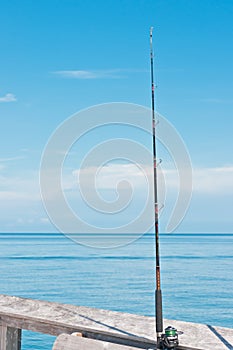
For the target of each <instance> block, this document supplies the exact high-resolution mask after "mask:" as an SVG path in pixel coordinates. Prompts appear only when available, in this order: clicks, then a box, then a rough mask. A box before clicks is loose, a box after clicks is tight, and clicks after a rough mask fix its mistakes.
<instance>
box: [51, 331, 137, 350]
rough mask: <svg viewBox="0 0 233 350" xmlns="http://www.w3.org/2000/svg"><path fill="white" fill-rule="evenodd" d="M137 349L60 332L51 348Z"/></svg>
mask: <svg viewBox="0 0 233 350" xmlns="http://www.w3.org/2000/svg"><path fill="white" fill-rule="evenodd" d="M108 349H109V350H138V348H132V347H129V346H124V345H118V344H112V343H107V342H104V341H101V340H93V339H88V338H82V337H77V336H75V335H68V334H61V335H59V337H57V339H56V341H55V343H54V345H53V349H52V350H108Z"/></svg>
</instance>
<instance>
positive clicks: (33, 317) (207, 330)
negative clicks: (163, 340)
mask: <svg viewBox="0 0 233 350" xmlns="http://www.w3.org/2000/svg"><path fill="white" fill-rule="evenodd" d="M154 324H155V322H154V318H153V317H146V316H140V315H134V314H127V313H122V312H115V311H108V310H101V309H95V308H89V307H83V306H75V305H69V304H59V303H54V302H47V301H40V300H32V299H25V298H19V297H15V296H8V295H0V349H1V350H20V338H21V330H22V329H27V330H31V331H34V332H40V333H45V334H51V335H55V336H58V335H59V334H61V333H67V334H71V333H73V332H80V333H82V334H83V336H84V337H87V338H93V339H100V340H103V341H108V342H113V343H116V344H124V345H128V346H132V347H133V346H135V347H138V348H142V349H148V348H153V347H154V348H155V340H154V339H155V325H154ZM169 325H172V326H174V327H176V328H177V329H178V330H180V331H182V332H183V333H184V334H183V335H181V336H180V347H179V349H180V350H181V349H198V350H227V349H228V350H233V346H232V344H233V329H228V328H222V327H214V326H210V325H204V324H196V323H189V322H183V321H173V320H165V321H164V327H166V326H169ZM7 344H8V345H7Z"/></svg>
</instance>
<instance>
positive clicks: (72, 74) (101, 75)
mask: <svg viewBox="0 0 233 350" xmlns="http://www.w3.org/2000/svg"><path fill="white" fill-rule="evenodd" d="M136 72H142V70H140V69H120V68H118V69H105V70H60V71H56V72H53V74H56V75H58V76H60V77H61V78H71V79H109V78H111V79H117V78H125V73H136Z"/></svg>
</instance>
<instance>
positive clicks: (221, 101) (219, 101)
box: [200, 97, 233, 104]
mask: <svg viewBox="0 0 233 350" xmlns="http://www.w3.org/2000/svg"><path fill="white" fill-rule="evenodd" d="M200 102H205V103H216V104H229V103H233V100H227V99H221V98H214V97H213V98H211V97H209V98H201V99H200Z"/></svg>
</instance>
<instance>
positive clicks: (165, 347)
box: [159, 326, 179, 350]
mask: <svg viewBox="0 0 233 350" xmlns="http://www.w3.org/2000/svg"><path fill="white" fill-rule="evenodd" d="M178 345H179V340H178V332H177V329H176V328H174V327H171V326H169V327H167V328H166V329H165V333H164V334H162V337H161V341H160V344H159V349H162V350H176V349H177V346H178Z"/></svg>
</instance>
